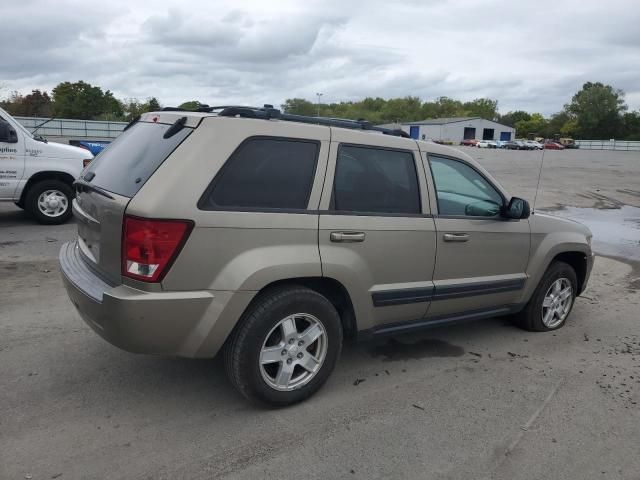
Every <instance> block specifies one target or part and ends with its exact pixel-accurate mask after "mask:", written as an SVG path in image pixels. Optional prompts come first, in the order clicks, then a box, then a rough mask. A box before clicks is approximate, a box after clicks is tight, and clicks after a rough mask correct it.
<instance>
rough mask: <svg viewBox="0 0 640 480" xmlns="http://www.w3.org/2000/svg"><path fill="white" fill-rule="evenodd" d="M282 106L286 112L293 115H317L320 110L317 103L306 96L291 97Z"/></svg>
mask: <svg viewBox="0 0 640 480" xmlns="http://www.w3.org/2000/svg"><path fill="white" fill-rule="evenodd" d="M281 107H282V110H284V111H285V112H286V113H291V114H293V115H315V114H316V113H317V112H318V107H317V105H314V104H313V103H311V102H310V101H309V100H305V99H304V98H289V99H287V100H285V102H284V103H283V104H282V105H281Z"/></svg>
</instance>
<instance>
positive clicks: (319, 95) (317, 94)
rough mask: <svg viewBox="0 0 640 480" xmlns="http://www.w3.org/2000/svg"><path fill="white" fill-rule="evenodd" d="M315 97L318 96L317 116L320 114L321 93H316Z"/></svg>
mask: <svg viewBox="0 0 640 480" xmlns="http://www.w3.org/2000/svg"><path fill="white" fill-rule="evenodd" d="M316 97H318V116H320V97H322V93H316Z"/></svg>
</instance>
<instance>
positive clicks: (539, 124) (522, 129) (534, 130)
mask: <svg viewBox="0 0 640 480" xmlns="http://www.w3.org/2000/svg"><path fill="white" fill-rule="evenodd" d="M546 129H547V120H546V119H545V118H544V117H543V116H542V115H541V114H539V113H534V114H532V115H531V117H530V118H529V120H520V121H518V122H516V133H517V135H518V136H519V137H521V138H526V137H528V136H530V135H531V136H538V135H543V132H545V131H546Z"/></svg>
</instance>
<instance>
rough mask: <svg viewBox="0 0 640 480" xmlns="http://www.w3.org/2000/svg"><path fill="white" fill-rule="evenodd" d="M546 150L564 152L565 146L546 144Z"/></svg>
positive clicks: (554, 143)
mask: <svg viewBox="0 0 640 480" xmlns="http://www.w3.org/2000/svg"><path fill="white" fill-rule="evenodd" d="M544 148H546V149H547V150H564V145H560V144H559V143H558V142H544Z"/></svg>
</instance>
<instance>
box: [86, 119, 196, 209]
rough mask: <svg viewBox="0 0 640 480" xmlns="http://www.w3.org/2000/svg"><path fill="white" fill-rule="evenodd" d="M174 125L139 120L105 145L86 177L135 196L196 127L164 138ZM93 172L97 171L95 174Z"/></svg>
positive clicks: (87, 179) (106, 188)
mask: <svg viewBox="0 0 640 480" xmlns="http://www.w3.org/2000/svg"><path fill="white" fill-rule="evenodd" d="M169 128H171V125H165V124H161V123H145V122H138V123H136V124H135V125H133V126H132V127H131V128H129V129H128V130H127V131H126V132H124V133H122V135H120V136H119V137H118V138H116V139H115V141H114V142H113V143H111V144H109V146H108V147H107V148H105V149H104V150H103V151H102V152H100V155H98V156H97V157H96V159H95V160H94V161H92V162H91V163H90V164H89V167H88V168H87V169H86V170H85V171H84V172H83V174H82V178H83V179H84V180H85V181H90V182H91V184H92V185H95V186H96V187H100V188H102V189H104V190H107V191H109V192H113V193H116V194H118V195H123V196H125V197H133V196H134V195H135V194H136V193H138V190H140V188H141V187H142V186H143V185H144V184H145V182H146V181H147V180H148V179H149V177H151V175H153V172H155V171H156V169H157V168H158V167H159V166H160V165H162V162H164V161H165V159H166V158H167V157H168V156H169V155H171V152H173V151H174V150H175V149H176V147H177V146H178V145H180V143H181V142H182V141H183V140H184V139H185V138H187V136H188V135H189V134H190V133H191V132H192V131H193V129H192V128H187V127H185V128H183V129H182V130H180V131H178V132H177V133H175V134H173V135H172V136H170V137H169V138H163V135H164V133H165V132H166V131H167V130H168V129H169ZM89 173H93V174H95V175H94V176H93V178H92V177H91V175H89Z"/></svg>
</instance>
